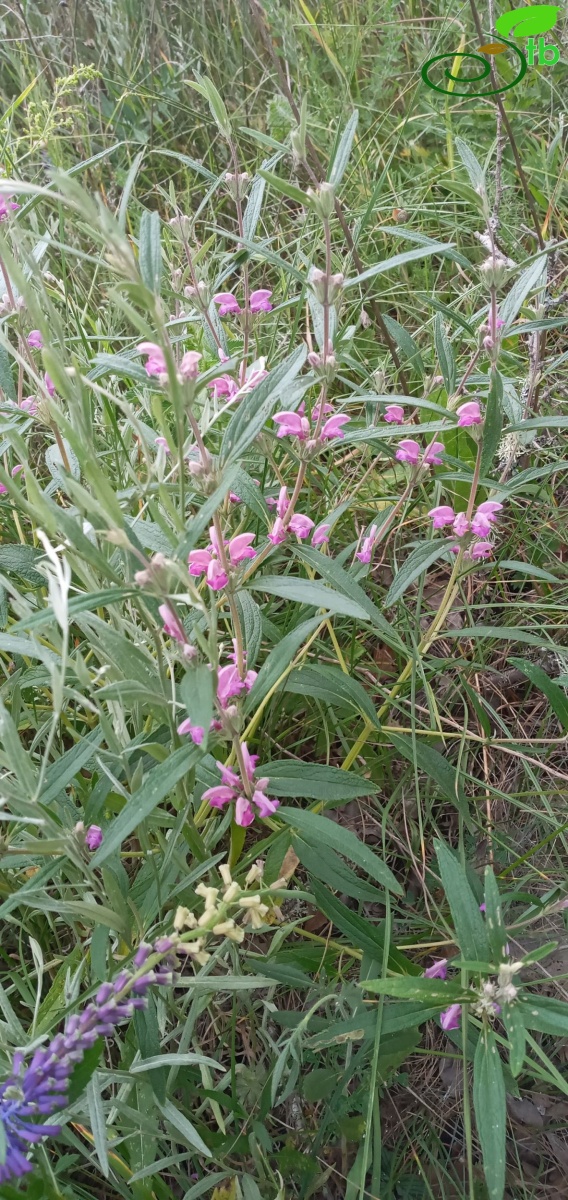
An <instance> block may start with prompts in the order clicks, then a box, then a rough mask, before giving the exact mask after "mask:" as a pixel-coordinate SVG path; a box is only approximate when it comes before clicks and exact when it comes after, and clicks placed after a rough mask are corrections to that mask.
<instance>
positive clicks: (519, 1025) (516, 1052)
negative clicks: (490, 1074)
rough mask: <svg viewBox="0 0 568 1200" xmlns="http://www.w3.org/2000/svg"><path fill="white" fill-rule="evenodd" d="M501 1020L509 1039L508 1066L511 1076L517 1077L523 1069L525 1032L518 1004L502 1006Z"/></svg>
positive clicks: (520, 1007) (521, 1010) (521, 1011)
mask: <svg viewBox="0 0 568 1200" xmlns="http://www.w3.org/2000/svg"><path fill="white" fill-rule="evenodd" d="M501 1020H502V1022H503V1024H504V1026H505V1029H506V1030H507V1037H508V1039H509V1066H510V1068H511V1074H512V1075H513V1076H514V1077H515V1079H516V1078H517V1075H519V1074H520V1072H521V1071H522V1069H523V1063H524V1061H525V1046H526V1031H525V1026H524V1023H523V1009H522V1006H521V1005H520V1004H515V1003H513V1004H503V1005H502V1008H501Z"/></svg>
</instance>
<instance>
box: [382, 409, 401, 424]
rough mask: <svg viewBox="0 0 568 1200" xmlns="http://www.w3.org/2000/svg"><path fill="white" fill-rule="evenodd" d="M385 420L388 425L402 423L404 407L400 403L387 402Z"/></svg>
mask: <svg viewBox="0 0 568 1200" xmlns="http://www.w3.org/2000/svg"><path fill="white" fill-rule="evenodd" d="M385 421H386V422H387V423H388V424H389V425H404V409H403V407H402V405H401V404H387V407H386V408H385Z"/></svg>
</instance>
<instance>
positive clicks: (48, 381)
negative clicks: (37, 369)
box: [43, 371, 55, 396]
mask: <svg viewBox="0 0 568 1200" xmlns="http://www.w3.org/2000/svg"><path fill="white" fill-rule="evenodd" d="M43 382H44V384H45V390H46V392H47V393H48V394H49V395H50V396H55V384H54V382H53V379H52V378H51V375H48V374H47V371H46V372H45V375H44V377H43Z"/></svg>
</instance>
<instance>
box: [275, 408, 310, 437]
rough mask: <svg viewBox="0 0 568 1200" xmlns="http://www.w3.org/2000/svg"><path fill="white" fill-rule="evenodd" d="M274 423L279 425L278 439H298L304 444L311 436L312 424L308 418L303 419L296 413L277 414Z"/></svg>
mask: <svg viewBox="0 0 568 1200" xmlns="http://www.w3.org/2000/svg"><path fill="white" fill-rule="evenodd" d="M272 420H273V421H275V422H276V424H277V425H278V427H279V428H278V433H277V434H276V436H277V437H279V438H283V437H297V438H299V440H300V441H301V442H304V441H305V440H306V438H307V437H309V434H310V422H309V421H308V418H307V417H301V416H300V415H299V413H295V412H286V411H284V412H279V413H275V414H274V416H273V418H272Z"/></svg>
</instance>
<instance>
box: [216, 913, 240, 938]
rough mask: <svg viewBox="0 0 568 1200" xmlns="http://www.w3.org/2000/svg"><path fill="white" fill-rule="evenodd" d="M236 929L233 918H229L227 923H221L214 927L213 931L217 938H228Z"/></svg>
mask: <svg viewBox="0 0 568 1200" xmlns="http://www.w3.org/2000/svg"><path fill="white" fill-rule="evenodd" d="M234 928H235V922H234V921H233V918H232V917H228V918H227V920H226V921H219V924H218V925H214V926H213V929H212V930H211V932H212V933H214V934H216V935H217V937H228V936H229V934H230V932H231V930H232V929H234Z"/></svg>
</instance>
